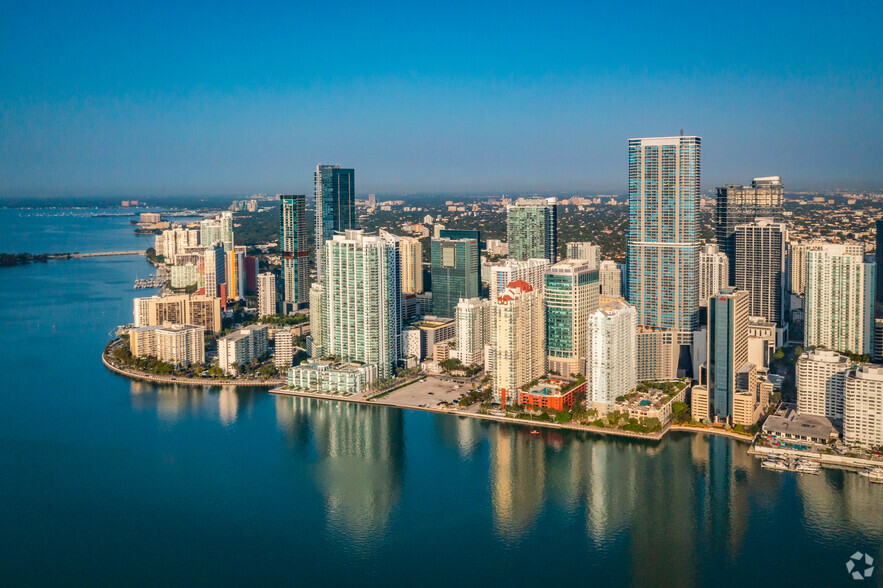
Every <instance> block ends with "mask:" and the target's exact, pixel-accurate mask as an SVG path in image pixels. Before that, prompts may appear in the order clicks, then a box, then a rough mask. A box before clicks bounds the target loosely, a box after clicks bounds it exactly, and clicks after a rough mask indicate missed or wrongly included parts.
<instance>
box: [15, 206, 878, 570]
mask: <svg viewBox="0 0 883 588" xmlns="http://www.w3.org/2000/svg"><path fill="white" fill-rule="evenodd" d="M143 242H144V238H137V237H135V236H134V235H133V234H132V232H131V227H130V226H129V225H128V219H127V218H117V219H110V218H100V219H91V218H76V217H69V216H24V217H23V216H21V215H20V213H19V211H7V210H0V251H11V250H19V251H55V250H74V249H77V250H80V251H90V250H91V251H99V250H106V249H115V248H121V249H131V248H135V247H140V246H142V245H143ZM22 243H23V244H24V245H21V244H22ZM150 270H151V268H150V266H149V265H148V264H147V263H146V262H145V261H143V260H142V259H138V258H117V259H113V258H106V259H86V260H69V261H61V262H53V263H48V264H35V265H29V266H22V267H16V268H9V269H6V268H4V269H0V278H2V279H0V318H2V325H3V328H2V329H0V348H2V349H3V350H5V355H4V364H5V371H6V378H5V379H4V385H3V387H2V399H0V402H2V404H0V504H2V510H0V545H2V551H0V577H2V578H3V579H4V580H6V581H7V583H8V582H10V581H12V583H14V584H34V583H40V584H49V583H53V584H56V583H61V584H83V583H90V584H98V583H101V584H106V583H109V584H115V585H119V584H132V583H134V584H160V583H163V584H165V583H174V584H199V585H204V584H218V583H222V584H231V583H240V584H245V583H248V584H259V583H270V582H273V583H280V582H286V583H296V584H299V585H303V584H322V585H327V584H355V583H357V582H358V583H363V582H367V583H369V584H383V585H398V584H404V583H406V582H407V583H409V584H412V583H413V584H416V583H419V584H426V585H452V584H455V583H456V584H466V585H474V584H485V585H489V584H491V583H493V584H500V583H504V582H505V583H507V584H510V585H534V586H537V585H543V584H550V583H558V582H567V583H569V584H577V585H591V584H598V583H599V582H605V583H615V584H627V585H634V586H645V585H693V584H702V585H717V586H728V585H732V586H736V585H740V586H741V585H746V584H760V585H774V584H776V585H780V586H783V585H784V586H789V585H820V586H831V585H861V584H856V583H854V582H853V581H852V580H850V579H849V577H848V576H847V574H846V571H845V567H844V564H845V562H846V559H847V558H848V557H849V555H850V554H852V553H853V552H854V551H856V550H861V551H866V552H869V553H871V554H872V555H873V556H874V557H875V559H877V560H879V561H883V559H881V558H883V552H881V538H883V487H881V486H871V485H870V484H869V483H868V482H867V480H865V479H863V478H859V477H858V476H856V475H854V474H844V473H842V472H838V471H830V470H823V473H822V474H821V475H819V476H797V475H795V474H781V473H775V472H768V471H765V470H761V468H760V466H759V463H758V462H757V461H756V460H754V459H753V458H749V457H748V456H747V455H746V453H745V450H744V447H743V446H741V445H738V444H735V443H734V442H731V441H729V440H725V439H720V438H705V437H700V436H695V435H691V434H683V433H681V434H673V435H670V436H669V437H668V438H667V439H666V440H665V441H664V442H662V443H659V444H652V443H642V442H635V441H625V440H607V439H601V438H597V437H591V436H587V435H582V434H572V433H560V432H550V433H543V435H542V436H541V437H539V438H537V437H534V436H531V435H530V434H529V432H528V429H525V428H521V427H513V426H507V425H498V424H495V423H484V422H476V421H474V420H470V419H460V418H456V417H450V416H442V415H432V414H428V413H420V412H403V411H399V410H395V409H387V408H382V407H363V406H350V405H343V404H333V403H327V402H319V401H309V400H302V399H291V398H276V397H273V396H271V395H269V394H267V393H265V392H256V391H248V392H242V391H236V390H232V389H221V388H207V389H197V388H185V387H171V386H166V387H157V386H152V385H145V384H140V383H134V382H131V381H129V380H126V379H125V378H122V377H119V376H116V375H113V374H111V373H110V372H108V371H107V370H105V369H104V367H103V366H102V364H101V361H100V357H99V353H100V349H101V348H102V346H103V345H104V344H105V343H106V342H107V340H108V333H109V332H110V331H111V330H112V329H113V328H114V327H115V326H116V325H118V324H121V323H124V322H127V321H128V320H130V319H131V312H132V308H131V299H132V297H133V296H134V295H135V292H134V290H132V281H133V280H134V278H135V277H136V276H139V275H140V276H144V275H146V274H147V273H150ZM880 577H881V576H880V575H879V574H876V575H875V577H874V579H873V580H872V581H871V582H865V583H864V585H868V584H874V583H876V582H878V581H879V579H880Z"/></svg>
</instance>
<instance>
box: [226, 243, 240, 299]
mask: <svg viewBox="0 0 883 588" xmlns="http://www.w3.org/2000/svg"><path fill="white" fill-rule="evenodd" d="M224 277H225V278H226V279H225V280H224V284H226V285H227V300H241V299H242V298H244V297H245V247H235V246H234V248H233V250H232V251H228V252H227V267H226V269H225V271H224Z"/></svg>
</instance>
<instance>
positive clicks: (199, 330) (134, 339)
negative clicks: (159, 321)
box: [129, 323, 205, 368]
mask: <svg viewBox="0 0 883 588" xmlns="http://www.w3.org/2000/svg"><path fill="white" fill-rule="evenodd" d="M204 333H205V329H204V328H203V327H201V326H198V325H183V324H172V323H166V324H164V325H157V326H152V327H141V328H137V329H130V330H129V349H130V350H131V352H132V355H134V356H135V357H155V358H157V359H158V360H160V361H162V362H165V363H168V364H171V365H172V366H174V367H176V368H179V367H184V366H189V365H200V364H203V363H205V342H204V336H203V334H204Z"/></svg>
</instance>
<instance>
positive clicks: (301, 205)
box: [279, 194, 310, 314]
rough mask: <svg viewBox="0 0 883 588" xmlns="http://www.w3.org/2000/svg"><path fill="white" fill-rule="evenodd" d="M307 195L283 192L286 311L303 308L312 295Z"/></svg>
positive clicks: (281, 234)
mask: <svg viewBox="0 0 883 588" xmlns="http://www.w3.org/2000/svg"><path fill="white" fill-rule="evenodd" d="M306 201H307V197H306V196H304V195H303V194H298V195H282V194H280V195H279V203H280V206H279V216H280V228H279V250H280V251H281V256H282V284H283V290H282V301H283V303H284V305H285V308H284V312H285V314H288V313H289V312H291V311H293V310H296V309H298V308H303V307H304V306H306V305H307V303H308V302H309V296H310V250H309V248H308V247H307V208H306V206H307V205H306Z"/></svg>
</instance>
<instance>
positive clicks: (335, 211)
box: [315, 165, 359, 282]
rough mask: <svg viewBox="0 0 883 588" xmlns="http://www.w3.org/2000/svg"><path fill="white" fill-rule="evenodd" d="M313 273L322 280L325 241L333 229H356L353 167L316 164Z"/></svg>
mask: <svg viewBox="0 0 883 588" xmlns="http://www.w3.org/2000/svg"><path fill="white" fill-rule="evenodd" d="M315 186H316V191H315V195H316V275H317V276H318V278H319V281H320V282H321V281H322V272H323V271H324V265H323V263H322V258H323V256H324V255H325V251H324V249H325V242H326V241H328V240H330V239H331V237H332V236H333V235H334V233H335V232H337V231H341V232H342V231H345V230H347V229H358V228H359V227H358V216H357V215H356V180H355V171H353V170H352V169H345V168H342V167H340V166H339V165H317V166H316V175H315Z"/></svg>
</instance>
